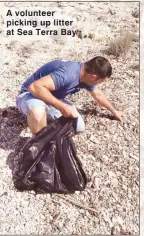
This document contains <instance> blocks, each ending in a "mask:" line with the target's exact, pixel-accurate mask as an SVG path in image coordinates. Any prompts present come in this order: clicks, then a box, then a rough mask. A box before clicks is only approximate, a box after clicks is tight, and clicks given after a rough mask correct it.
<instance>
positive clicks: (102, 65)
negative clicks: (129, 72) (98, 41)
mask: <svg viewBox="0 0 144 236" xmlns="http://www.w3.org/2000/svg"><path fill="white" fill-rule="evenodd" d="M111 74H112V66H111V64H110V63H109V61H108V60H107V59H106V58H104V57H101V56H98V57H94V58H92V59H91V60H89V61H87V62H85V63H84V66H83V69H82V73H81V81H82V82H84V83H86V84H88V85H97V84H100V83H102V82H103V81H104V80H105V79H106V78H109V77H110V76H111Z"/></svg>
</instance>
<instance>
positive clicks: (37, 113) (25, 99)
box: [16, 92, 47, 134]
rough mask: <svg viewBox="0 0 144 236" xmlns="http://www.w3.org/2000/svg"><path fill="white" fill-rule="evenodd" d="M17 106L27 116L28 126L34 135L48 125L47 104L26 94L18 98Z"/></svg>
mask: <svg viewBox="0 0 144 236" xmlns="http://www.w3.org/2000/svg"><path fill="white" fill-rule="evenodd" d="M16 104H17V107H18V109H19V111H20V112H22V113H23V114H24V115H26V116H27V122H28V126H29V128H30V130H31V132H32V134H35V133H37V132H38V131H39V130H41V129H42V128H43V127H45V126H46V125H47V114H46V104H45V103H44V102H43V101H42V100H40V99H38V98H36V97H34V96H33V95H32V94H31V93H29V92H25V93H22V94H20V95H18V96H17V98H16Z"/></svg>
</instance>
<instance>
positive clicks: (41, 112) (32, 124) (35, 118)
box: [27, 106, 47, 134]
mask: <svg viewBox="0 0 144 236" xmlns="http://www.w3.org/2000/svg"><path fill="white" fill-rule="evenodd" d="M27 122H28V126H29V128H30V130H31V132H32V134H35V133H37V132H38V131H39V130H41V129H42V128H43V127H45V126H46V125H47V114H46V110H45V106H38V107H35V108H33V109H32V110H31V111H30V114H29V115H28V116H27Z"/></svg>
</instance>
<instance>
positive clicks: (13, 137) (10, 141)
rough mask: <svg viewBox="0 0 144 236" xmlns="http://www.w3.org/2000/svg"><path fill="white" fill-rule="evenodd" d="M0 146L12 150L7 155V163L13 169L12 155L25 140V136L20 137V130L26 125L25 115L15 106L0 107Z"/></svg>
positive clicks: (15, 153) (16, 152)
mask: <svg viewBox="0 0 144 236" xmlns="http://www.w3.org/2000/svg"><path fill="white" fill-rule="evenodd" d="M0 124H1V126H0V148H1V149H4V150H6V151H9V150H12V152H11V153H10V154H9V155H8V158H7V161H6V163H7V165H8V166H9V167H10V169H13V160H14V157H15V156H16V155H17V154H18V153H19V151H20V149H21V148H22V146H23V145H24V144H25V142H26V141H27V139H28V138H27V137H20V133H21V131H22V130H23V129H24V128H26V127H27V121H26V117H25V116H24V115H23V114H21V113H20V112H19V110H18V109H17V108H16V107H7V108H3V109H0Z"/></svg>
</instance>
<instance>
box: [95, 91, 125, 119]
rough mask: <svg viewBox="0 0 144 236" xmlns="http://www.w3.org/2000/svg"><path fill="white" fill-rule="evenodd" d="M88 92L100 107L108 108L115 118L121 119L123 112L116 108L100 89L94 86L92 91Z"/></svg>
mask: <svg viewBox="0 0 144 236" xmlns="http://www.w3.org/2000/svg"><path fill="white" fill-rule="evenodd" d="M90 94H91V95H92V97H93V98H94V99H95V100H96V101H97V102H98V103H99V104H100V105H101V106H102V107H104V108H106V109H107V110H109V111H110V112H111V113H112V114H113V115H114V116H115V117H116V119H118V120H120V121H123V116H124V113H123V112H121V111H118V110H116V108H115V107H114V106H113V105H112V104H111V103H110V101H109V100H108V99H107V98H106V97H105V95H104V93H103V92H102V91H101V90H100V89H98V88H96V89H95V90H94V91H90Z"/></svg>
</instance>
